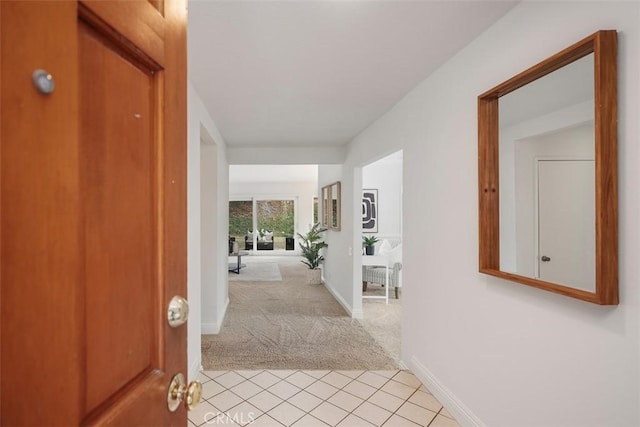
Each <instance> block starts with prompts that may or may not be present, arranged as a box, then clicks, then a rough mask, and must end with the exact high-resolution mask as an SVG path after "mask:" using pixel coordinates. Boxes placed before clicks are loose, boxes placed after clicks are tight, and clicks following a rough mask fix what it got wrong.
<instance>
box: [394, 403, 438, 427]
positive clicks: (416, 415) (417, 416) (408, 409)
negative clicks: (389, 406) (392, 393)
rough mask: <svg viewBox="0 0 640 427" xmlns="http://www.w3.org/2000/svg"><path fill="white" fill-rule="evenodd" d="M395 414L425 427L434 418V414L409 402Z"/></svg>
mask: <svg viewBox="0 0 640 427" xmlns="http://www.w3.org/2000/svg"><path fill="white" fill-rule="evenodd" d="M396 414H398V415H400V416H402V417H404V418H407V419H409V420H411V421H413V422H414V423H416V424H419V425H421V426H425V427H426V426H428V425H429V423H430V422H431V421H432V420H433V419H434V418H435V416H436V412H433V411H430V410H428V409H425V408H423V407H421V406H418V405H414V404H413V403H411V402H406V403H405V404H404V405H402V406H401V407H400V409H398V411H397V412H396Z"/></svg>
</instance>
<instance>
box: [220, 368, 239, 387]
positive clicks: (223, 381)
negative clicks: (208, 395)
mask: <svg viewBox="0 0 640 427" xmlns="http://www.w3.org/2000/svg"><path fill="white" fill-rule="evenodd" d="M215 381H216V382H217V383H218V384H220V385H222V386H224V387H226V388H231V387H233V386H234V385H238V384H240V383H241V382H243V381H245V378H244V377H243V376H242V375H238V374H237V373H235V372H234V371H229V372H227V373H226V374H223V375H220V376H219V377H216V378H215Z"/></svg>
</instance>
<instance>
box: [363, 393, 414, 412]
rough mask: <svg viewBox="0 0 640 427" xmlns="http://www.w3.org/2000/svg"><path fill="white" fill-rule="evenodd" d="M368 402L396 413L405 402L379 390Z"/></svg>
mask: <svg viewBox="0 0 640 427" xmlns="http://www.w3.org/2000/svg"><path fill="white" fill-rule="evenodd" d="M368 402H371V403H373V404H375V405H378V406H380V407H381V408H384V409H386V410H387V411H391V412H395V411H396V410H397V409H398V408H399V407H401V406H402V404H403V403H404V402H405V401H404V400H402V399H400V398H399V397H396V396H394V395H392V394H389V393H387V392H385V391H382V390H378V391H376V392H375V393H374V394H373V396H371V397H370V398H369V400H368Z"/></svg>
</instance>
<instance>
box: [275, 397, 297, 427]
mask: <svg viewBox="0 0 640 427" xmlns="http://www.w3.org/2000/svg"><path fill="white" fill-rule="evenodd" d="M268 414H269V415H270V416H271V417H272V418H274V419H276V420H278V421H279V422H281V423H282V424H284V425H285V426H290V425H292V424H293V423H295V422H296V421H298V420H299V419H300V418H302V417H304V415H305V413H304V412H303V411H301V410H300V409H298V408H296V407H295V406H293V405H292V404H290V403H287V402H282V403H281V404H279V405H278V406H276V407H275V408H273V409H272V410H270V411H269V412H268Z"/></svg>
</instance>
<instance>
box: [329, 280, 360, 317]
mask: <svg viewBox="0 0 640 427" xmlns="http://www.w3.org/2000/svg"><path fill="white" fill-rule="evenodd" d="M323 284H324V287H325V288H327V290H328V291H329V293H330V294H331V295H333V297H334V298H335V299H336V301H338V303H339V304H340V305H341V306H342V308H344V309H345V311H346V312H347V314H349V316H351V317H352V318H354V319H362V317H363V316H364V313H363V311H362V310H354V309H353V307H351V305H349V303H347V301H345V299H344V298H343V297H342V295H340V294H339V293H338V292H337V291H336V289H335V288H334V287H333V286H331V285H330V284H329V283H328V282H326V281H324V282H323Z"/></svg>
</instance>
